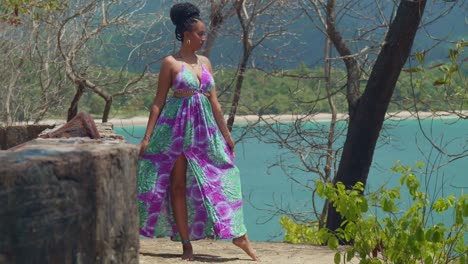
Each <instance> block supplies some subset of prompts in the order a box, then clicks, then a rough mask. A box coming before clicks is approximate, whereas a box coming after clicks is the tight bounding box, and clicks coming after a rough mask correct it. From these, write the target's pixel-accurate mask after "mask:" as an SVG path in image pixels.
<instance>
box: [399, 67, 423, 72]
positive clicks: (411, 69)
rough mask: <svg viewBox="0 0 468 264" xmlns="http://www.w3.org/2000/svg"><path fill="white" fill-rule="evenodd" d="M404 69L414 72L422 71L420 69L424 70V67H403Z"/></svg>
mask: <svg viewBox="0 0 468 264" xmlns="http://www.w3.org/2000/svg"><path fill="white" fill-rule="evenodd" d="M402 71H404V72H410V73H413V72H420V71H422V69H421V68H419V67H413V68H405V69H402Z"/></svg>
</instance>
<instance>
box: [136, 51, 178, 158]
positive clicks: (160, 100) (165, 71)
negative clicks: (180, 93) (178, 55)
mask: <svg viewBox="0 0 468 264" xmlns="http://www.w3.org/2000/svg"><path fill="white" fill-rule="evenodd" d="M171 65H172V63H171V58H170V57H166V58H165V59H164V60H163V62H162V65H161V70H160V71H159V77H158V89H157V91H156V96H155V97H154V101H153V104H152V105H151V110H150V115H149V118H148V124H147V126H146V131H145V135H144V136H143V139H142V141H141V144H140V156H141V155H143V153H144V152H145V150H146V146H147V145H148V143H149V140H150V137H151V134H152V133H153V129H154V126H155V125H156V122H157V121H158V117H159V114H160V113H161V109H162V108H163V106H164V104H165V103H166V97H167V93H168V91H169V88H170V86H171V82H172V74H171Z"/></svg>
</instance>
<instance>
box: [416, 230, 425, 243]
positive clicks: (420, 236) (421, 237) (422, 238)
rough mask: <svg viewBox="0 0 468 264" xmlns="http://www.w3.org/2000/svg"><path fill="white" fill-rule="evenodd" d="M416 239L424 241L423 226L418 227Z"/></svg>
mask: <svg viewBox="0 0 468 264" xmlns="http://www.w3.org/2000/svg"><path fill="white" fill-rule="evenodd" d="M415 237H416V240H417V241H419V242H422V241H424V230H423V229H422V227H421V226H418V227H417V228H416V233H415Z"/></svg>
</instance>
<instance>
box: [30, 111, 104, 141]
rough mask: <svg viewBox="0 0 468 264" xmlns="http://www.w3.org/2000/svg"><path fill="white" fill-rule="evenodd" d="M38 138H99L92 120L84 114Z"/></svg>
mask: <svg viewBox="0 0 468 264" xmlns="http://www.w3.org/2000/svg"><path fill="white" fill-rule="evenodd" d="M39 137H40V138H70V137H89V138H92V139H98V138H100V137H101V136H100V135H99V132H98V130H97V128H96V124H95V123H94V119H93V118H92V117H91V116H90V115H89V114H88V113H86V112H81V113H79V114H77V115H76V116H75V117H74V118H73V119H72V120H70V121H69V122H67V123H66V124H65V125H63V126H62V127H60V128H58V129H56V130H53V131H51V132H49V133H46V134H44V135H40V136H39Z"/></svg>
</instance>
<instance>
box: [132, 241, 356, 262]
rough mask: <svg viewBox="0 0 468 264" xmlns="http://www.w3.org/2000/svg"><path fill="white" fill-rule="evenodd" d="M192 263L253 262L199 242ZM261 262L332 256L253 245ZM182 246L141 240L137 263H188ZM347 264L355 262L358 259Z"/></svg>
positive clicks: (223, 244)
mask: <svg viewBox="0 0 468 264" xmlns="http://www.w3.org/2000/svg"><path fill="white" fill-rule="evenodd" d="M192 245H193V249H194V253H195V260H194V261H193V263H227V264H231V263H232V264H237V263H251V264H252V263H254V262H253V261H251V260H250V258H249V257H248V256H247V255H246V254H244V252H243V251H242V250H241V249H239V248H237V247H236V246H234V245H233V244H232V243H231V242H228V241H213V240H209V239H206V240H199V241H195V242H193V243H192ZM252 245H253V247H254V249H255V250H256V251H257V255H258V256H259V258H260V261H261V262H260V263H278V264H283V263H285V264H299V263H301V264H302V263H313V264H331V263H334V261H333V259H334V256H335V253H334V252H333V251H331V250H329V249H328V248H327V247H319V246H312V245H293V244H288V243H281V242H252ZM181 252H182V246H181V244H180V242H172V241H170V240H169V239H168V238H157V239H147V238H142V239H140V263H141V264H156V263H187V261H183V260H181V259H180V255H181ZM350 263H358V261H357V259H355V260H354V261H352V262H350Z"/></svg>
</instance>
